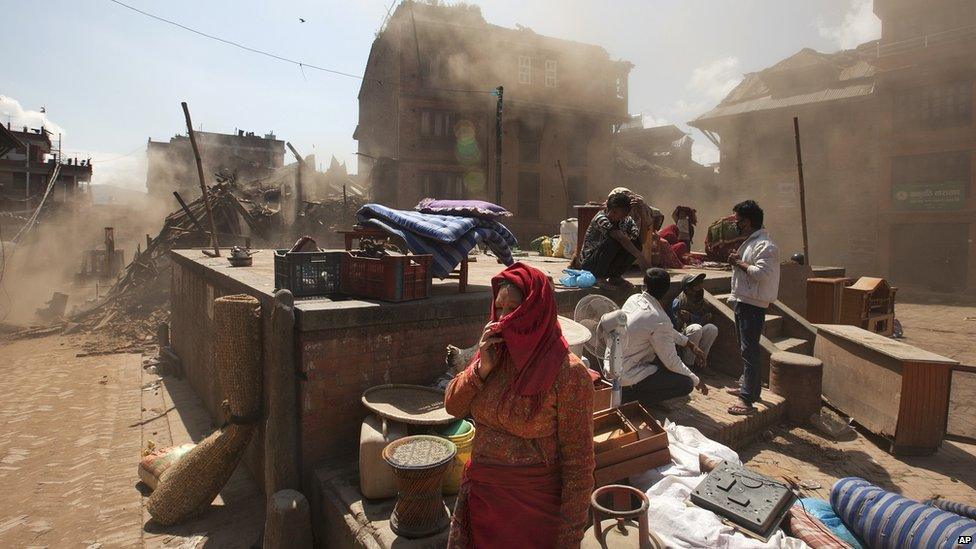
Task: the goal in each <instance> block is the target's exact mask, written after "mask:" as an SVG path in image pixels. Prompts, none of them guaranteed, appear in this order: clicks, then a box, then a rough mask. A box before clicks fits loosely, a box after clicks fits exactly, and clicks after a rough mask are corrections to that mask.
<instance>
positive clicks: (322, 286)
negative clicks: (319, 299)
mask: <svg viewBox="0 0 976 549" xmlns="http://www.w3.org/2000/svg"><path fill="white" fill-rule="evenodd" d="M345 255H346V252H289V251H288V250H275V254H274V281H275V290H290V291H291V293H292V295H294V296H295V297H306V296H314V295H336V294H338V293H339V282H340V278H339V274H340V270H341V266H342V261H343V257H344V256H345Z"/></svg>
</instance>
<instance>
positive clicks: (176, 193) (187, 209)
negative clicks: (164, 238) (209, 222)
mask: <svg viewBox="0 0 976 549" xmlns="http://www.w3.org/2000/svg"><path fill="white" fill-rule="evenodd" d="M173 196H175V197H176V201H177V202H179V203H180V208H182V209H183V213H185V214H186V216H187V217H189V218H190V223H193V226H194V227H196V228H197V229H198V230H200V231H201V232H206V229H204V228H203V226H201V225H200V221H198V220H197V216H195V215H193V212H191V211H190V207H189V206H187V205H186V202H184V201H183V197H182V196H180V192H179V191H173ZM147 236H148V235H147Z"/></svg>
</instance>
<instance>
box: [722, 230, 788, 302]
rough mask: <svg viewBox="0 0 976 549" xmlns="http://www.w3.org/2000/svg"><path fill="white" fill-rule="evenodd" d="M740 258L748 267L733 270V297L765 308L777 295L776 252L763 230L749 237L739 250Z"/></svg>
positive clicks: (776, 249)
mask: <svg viewBox="0 0 976 549" xmlns="http://www.w3.org/2000/svg"><path fill="white" fill-rule="evenodd" d="M738 254H739V257H741V258H742V261H743V262H745V263H746V264H748V265H749V267H748V269H746V270H744V271H743V270H742V269H740V268H738V267H732V297H731V298H729V301H740V302H742V303H748V304H749V305H755V306H756V307H760V308H763V309H765V308H767V307H769V304H770V303H772V302H773V301H776V297H777V295H778V294H779V249H778V248H777V247H776V244H773V241H772V240H770V238H769V232H768V231H766V229H759V230H758V231H756V232H754V233H752V234H751V235H749V238H747V239H746V240H745V241H744V242H743V243H742V244H741V245H740V246H739V250H738Z"/></svg>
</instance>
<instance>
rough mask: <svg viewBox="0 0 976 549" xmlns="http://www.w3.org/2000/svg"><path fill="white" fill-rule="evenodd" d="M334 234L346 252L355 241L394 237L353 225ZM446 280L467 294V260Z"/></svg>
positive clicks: (379, 230)
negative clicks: (456, 284)
mask: <svg viewBox="0 0 976 549" xmlns="http://www.w3.org/2000/svg"><path fill="white" fill-rule="evenodd" d="M336 232H337V233H338V234H341V235H342V236H343V239H344V240H345V246H346V251H347V252H348V251H352V249H353V248H352V247H353V243H354V241H356V240H360V239H363V238H377V239H381V240H385V239H387V238H390V237H391V236H395V235H391V234H390V233H388V232H386V231H384V230H383V229H380V228H378V227H364V226H362V225H353V227H352V229H348V230H339V231H336ZM447 278H448V279H451V280H457V281H458V292H459V293H462V294H463V293H465V292H467V291H468V258H467V257H465V258H464V259H462V260H461V264H460V265H458V266H457V268H455V269H454V270H453V271H451V273H450V274H449V275H447Z"/></svg>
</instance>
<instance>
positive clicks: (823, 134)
mask: <svg viewBox="0 0 976 549" xmlns="http://www.w3.org/2000/svg"><path fill="white" fill-rule="evenodd" d="M874 52H875V49H874V48H873V47H872V44H868V45H866V46H863V47H860V48H857V49H853V50H845V51H841V52H837V53H834V54H824V53H820V52H816V51H814V50H811V49H804V50H801V51H800V52H798V53H796V54H794V55H793V56H791V57H789V58H787V59H784V60H783V61H780V62H779V63H777V64H776V65H774V66H772V67H770V68H767V69H765V70H762V71H759V72H756V73H751V74H747V75H746V76H745V78H744V79H743V81H742V83H740V84H739V86H738V87H736V88H735V89H734V90H732V91H731V92H730V93H729V95H728V96H727V97H726V98H725V99H724V100H722V102H721V103H719V105H718V106H716V107H715V108H714V109H712V110H711V111H709V112H707V113H705V114H703V115H701V116H700V117H698V118H697V119H696V120H694V121H692V122H690V124H691V125H692V126H695V127H697V128H698V129H700V130H702V132H703V133H705V135H706V136H708V137H709V138H711V139H712V140H713V141H714V142H715V144H716V145H717V146H718V147H719V149H720V151H721V164H720V166H721V167H720V176H719V179H720V187H721V189H722V190H721V193H720V194H719V196H722V197H723V200H724V201H725V202H726V204H725V208H724V212H723V213H724V215H729V214H730V213H731V207H732V205H733V204H735V203H736V202H738V201H741V200H745V199H747V198H752V199H755V200H757V201H758V202H759V203H760V205H761V206H762V207H763V209H764V210H765V211H766V226H767V227H768V228H769V229H770V231H771V232H772V234H773V237H774V238H775V239H776V241H777V243H778V244H779V246H780V249H781V250H782V251H783V252H784V254H785V255H787V256H788V255H789V254H791V253H793V252H795V251H802V250H803V237H802V227H801V224H800V218H801V215H800V201H799V183H798V169H797V158H796V139H795V136H794V128H793V117H797V118H798V120H799V127H800V141H801V150H802V158H803V172H804V179H805V195H806V210H807V228H808V233H809V247H810V256H811V260H812V261H813V262H815V263H816V264H818V265H831V264H833V265H843V266H845V267H847V269H848V271H849V272H850V273H851V274H868V273H877V265H878V252H877V241H878V237H877V234H878V213H877V208H878V207H877V200H878V197H877V180H878V177H879V150H878V132H879V129H878V126H879V121H878V120H879V111H878V106H877V102H876V101H875V99H874V96H873V94H874V89H875V77H876V72H877V68H876V67H875V65H874V64H873V61H874ZM701 221H702V222H708V220H701Z"/></svg>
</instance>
